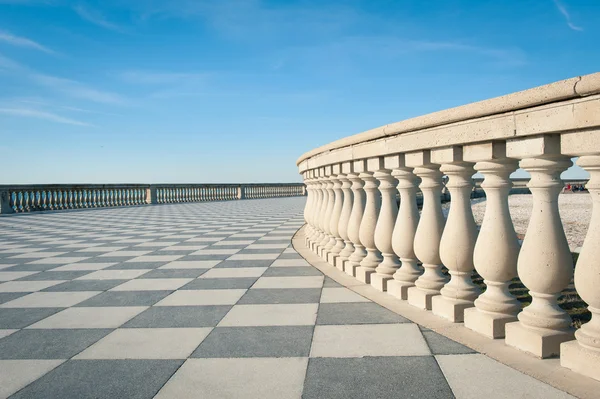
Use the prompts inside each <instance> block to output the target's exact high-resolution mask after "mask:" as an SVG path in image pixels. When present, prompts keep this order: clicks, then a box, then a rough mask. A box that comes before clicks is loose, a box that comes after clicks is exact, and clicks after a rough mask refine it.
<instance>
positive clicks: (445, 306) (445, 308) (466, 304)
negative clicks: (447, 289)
mask: <svg viewBox="0 0 600 399" xmlns="http://www.w3.org/2000/svg"><path fill="white" fill-rule="evenodd" d="M474 306H475V305H474V304H473V302H471V301H465V300H461V299H452V298H446V297H445V296H442V295H438V296H436V297H435V298H432V300H431V312H432V313H433V314H434V315H436V316H439V317H443V318H444V319H446V320H449V321H451V322H452V323H462V322H463V320H464V314H465V309H468V308H472V307H474Z"/></svg>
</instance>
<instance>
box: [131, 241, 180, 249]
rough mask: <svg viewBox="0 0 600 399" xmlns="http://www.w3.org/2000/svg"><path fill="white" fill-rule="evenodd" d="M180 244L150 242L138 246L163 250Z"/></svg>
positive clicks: (175, 242)
mask: <svg viewBox="0 0 600 399" xmlns="http://www.w3.org/2000/svg"><path fill="white" fill-rule="evenodd" d="M176 244H179V241H149V242H143V243H141V244H138V245H136V247H139V248H161V247H170V246H171V245H176Z"/></svg>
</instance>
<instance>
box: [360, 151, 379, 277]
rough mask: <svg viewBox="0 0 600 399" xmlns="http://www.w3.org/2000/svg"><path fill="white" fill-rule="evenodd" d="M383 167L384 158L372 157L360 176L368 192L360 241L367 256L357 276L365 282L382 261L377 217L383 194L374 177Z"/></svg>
mask: <svg viewBox="0 0 600 399" xmlns="http://www.w3.org/2000/svg"><path fill="white" fill-rule="evenodd" d="M381 169H383V159H381V158H370V159H368V160H367V170H366V171H364V172H362V173H360V175H359V177H360V178H361V179H362V180H363V181H364V182H365V186H364V190H365V194H366V203H365V212H364V214H363V218H362V221H361V222H360V230H359V235H360V242H361V243H362V244H363V245H364V247H365V249H366V250H367V256H365V258H364V259H363V260H361V261H360V267H358V268H357V269H356V278H357V279H358V280H359V281H361V282H363V283H365V284H370V283H371V274H373V273H375V269H376V268H377V266H379V264H380V263H381V262H382V260H383V258H382V256H381V252H379V250H378V249H377V247H376V246H375V228H376V226H377V218H378V217H379V212H380V210H381V195H380V193H379V190H378V187H379V181H378V180H377V179H376V178H375V177H373V175H374V172H375V171H379V170H381Z"/></svg>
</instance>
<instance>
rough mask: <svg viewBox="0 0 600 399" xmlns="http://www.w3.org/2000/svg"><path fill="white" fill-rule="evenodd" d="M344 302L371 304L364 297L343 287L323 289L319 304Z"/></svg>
mask: <svg viewBox="0 0 600 399" xmlns="http://www.w3.org/2000/svg"><path fill="white" fill-rule="evenodd" d="M344 302H371V301H369V300H368V299H367V298H365V297H364V296H361V295H358V294H357V293H356V292H353V291H351V290H349V289H348V288H345V287H338V288H326V287H323V293H322V294H321V303H344Z"/></svg>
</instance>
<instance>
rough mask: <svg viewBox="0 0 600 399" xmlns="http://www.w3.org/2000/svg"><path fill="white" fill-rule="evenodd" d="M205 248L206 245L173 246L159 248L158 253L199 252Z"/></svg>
mask: <svg viewBox="0 0 600 399" xmlns="http://www.w3.org/2000/svg"><path fill="white" fill-rule="evenodd" d="M206 247H207V245H175V246H171V247H164V248H161V249H159V251H199V250H201V249H203V248H206Z"/></svg>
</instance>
